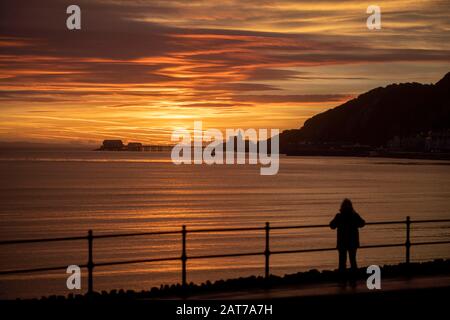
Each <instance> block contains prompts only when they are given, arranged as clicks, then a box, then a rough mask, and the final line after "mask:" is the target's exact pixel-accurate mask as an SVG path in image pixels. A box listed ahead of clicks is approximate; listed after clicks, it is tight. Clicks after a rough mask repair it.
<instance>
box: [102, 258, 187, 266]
mask: <svg viewBox="0 0 450 320" xmlns="http://www.w3.org/2000/svg"><path fill="white" fill-rule="evenodd" d="M175 260H180V257H168V258H154V259H137V260H122V261H110V262H98V263H97V262H96V263H95V264H94V266H95V267H102V266H115V265H122V264H135V263H147V262H163V261H175Z"/></svg>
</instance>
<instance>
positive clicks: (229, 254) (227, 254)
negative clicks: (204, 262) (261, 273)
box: [188, 252, 264, 260]
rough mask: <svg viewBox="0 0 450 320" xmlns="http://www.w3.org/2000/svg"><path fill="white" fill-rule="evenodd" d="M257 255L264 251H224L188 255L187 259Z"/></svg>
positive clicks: (262, 253)
mask: <svg viewBox="0 0 450 320" xmlns="http://www.w3.org/2000/svg"><path fill="white" fill-rule="evenodd" d="M259 255H264V252H243V253H224V254H213V255H203V256H189V257H188V260H192V259H213V258H229V257H245V256H259Z"/></svg>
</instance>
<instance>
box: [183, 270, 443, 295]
mask: <svg viewBox="0 0 450 320" xmlns="http://www.w3.org/2000/svg"><path fill="white" fill-rule="evenodd" d="M446 287H447V288H450V275H440V276H421V277H414V278H410V279H408V278H387V279H383V278H382V280H381V290H369V289H367V286H366V282H365V281H363V280H361V281H359V282H358V283H357V285H356V287H354V288H352V287H350V286H347V287H342V286H339V285H338V284H337V283H320V284H314V285H313V284H304V285H300V284H298V285H284V286H277V287H274V288H270V289H252V290H239V291H232V292H220V293H207V294H199V295H194V296H190V297H189V298H188V300H197V299H204V300H210V299H212V300H215V299H217V300H245V299H247V300H248V299H255V300H256V299H257V300H259V299H291V298H297V297H313V296H333V295H343V294H355V293H356V294H358V293H368V292H374V291H378V292H382V291H384V292H385V291H398V290H417V289H428V288H446Z"/></svg>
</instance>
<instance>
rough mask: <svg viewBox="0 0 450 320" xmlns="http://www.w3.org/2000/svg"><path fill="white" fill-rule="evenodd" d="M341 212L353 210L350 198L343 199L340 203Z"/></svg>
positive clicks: (349, 212)
mask: <svg viewBox="0 0 450 320" xmlns="http://www.w3.org/2000/svg"><path fill="white" fill-rule="evenodd" d="M340 211H341V213H343V214H352V213H353V212H355V210H354V209H353V204H352V201H351V200H350V199H347V198H346V199H344V200H343V201H342V203H341V210H340Z"/></svg>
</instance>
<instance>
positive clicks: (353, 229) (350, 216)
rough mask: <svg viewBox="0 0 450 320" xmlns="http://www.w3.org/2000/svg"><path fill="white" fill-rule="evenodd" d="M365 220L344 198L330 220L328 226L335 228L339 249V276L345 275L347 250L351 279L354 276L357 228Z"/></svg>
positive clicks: (361, 225)
mask: <svg viewBox="0 0 450 320" xmlns="http://www.w3.org/2000/svg"><path fill="white" fill-rule="evenodd" d="M365 224H366V222H365V221H364V220H363V219H362V218H361V217H360V216H359V214H358V213H357V212H356V211H355V210H354V209H353V205H352V202H351V201H350V200H349V199H344V201H342V204H341V209H340V212H339V213H338V214H336V216H335V217H334V219H333V220H332V221H331V222H330V228H331V229H336V228H337V249H338V251H339V272H340V273H341V276H345V274H346V267H347V252H348V256H349V258H350V270H351V275H352V277H351V280H352V282H354V280H355V279H354V277H355V274H356V270H357V269H358V265H357V263H356V250H357V249H358V247H359V231H358V228H362V227H364V225H365Z"/></svg>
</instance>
